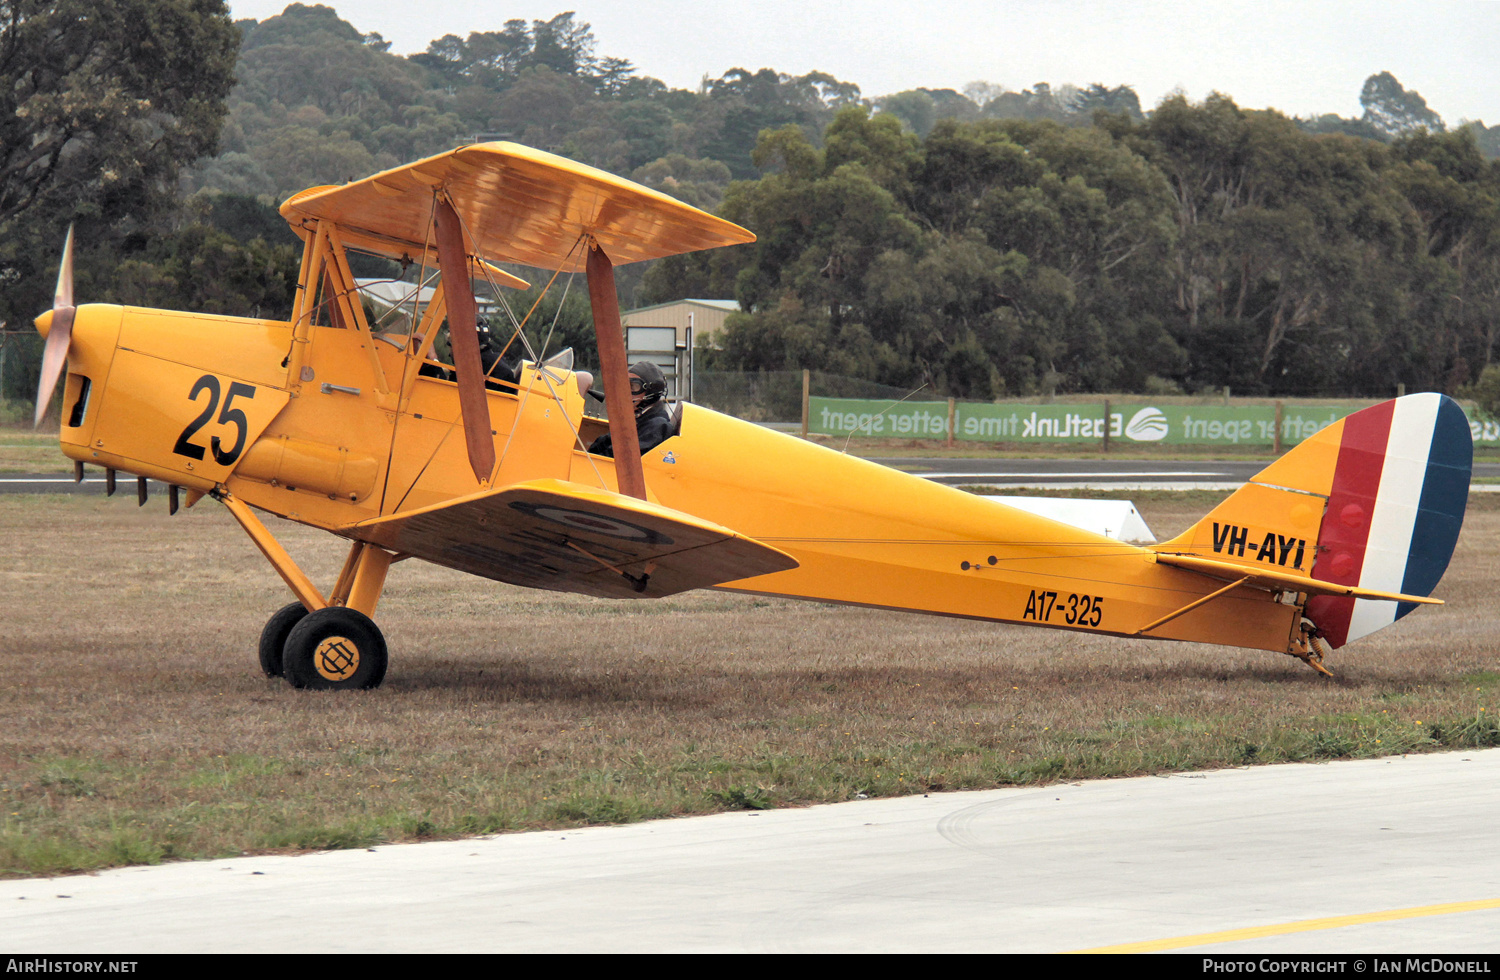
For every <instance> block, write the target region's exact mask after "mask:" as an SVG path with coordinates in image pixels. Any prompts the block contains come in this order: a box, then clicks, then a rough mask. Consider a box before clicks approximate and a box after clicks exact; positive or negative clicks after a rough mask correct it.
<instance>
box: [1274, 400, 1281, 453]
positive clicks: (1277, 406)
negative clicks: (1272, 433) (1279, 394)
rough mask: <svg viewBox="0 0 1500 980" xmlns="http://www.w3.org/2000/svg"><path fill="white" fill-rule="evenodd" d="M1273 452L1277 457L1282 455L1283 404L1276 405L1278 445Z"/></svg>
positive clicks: (1276, 444)
mask: <svg viewBox="0 0 1500 980" xmlns="http://www.w3.org/2000/svg"><path fill="white" fill-rule="evenodd" d="M1273 451H1274V452H1275V453H1276V455H1278V456H1280V455H1281V402H1277V403H1276V443H1275V449H1274V450H1273Z"/></svg>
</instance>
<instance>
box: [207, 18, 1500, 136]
mask: <svg viewBox="0 0 1500 980" xmlns="http://www.w3.org/2000/svg"><path fill="white" fill-rule="evenodd" d="M330 5H331V6H333V7H334V8H335V9H337V10H338V12H339V14H340V15H341V16H342V17H343V18H344V19H345V20H347V21H349V22H350V23H352V24H353V25H354V26H355V27H357V28H359V30H361V31H364V32H370V31H378V32H379V33H380V34H381V35H383V36H384V37H385V38H386V40H388V41H391V42H392V44H391V50H392V51H393V52H396V53H398V54H412V53H415V52H418V51H422V50H425V49H426V47H427V43H428V42H429V41H430V40H432V39H433V38H436V37H441V36H442V35H444V34H458V35H460V36H467V35H468V34H469V32H470V31H482V30H499V29H500V28H501V27H502V25H503V24H504V22H505V21H506V20H509V19H512V18H516V17H520V18H525V19H527V20H546V19H550V18H551V17H552V16H554V15H555V14H557V13H560V12H562V11H565V10H568V9H573V10H575V11H576V12H577V19H578V20H582V21H586V22H588V23H590V24H592V25H593V29H594V37H595V38H596V39H597V41H598V48H597V50H596V52H595V53H596V54H598V55H601V56H604V55H610V56H615V57H621V58H628V59H630V60H631V61H632V62H633V63H634V64H635V65H636V68H637V70H638V71H639V72H640V73H641V74H645V75H652V76H655V77H656V78H659V79H661V80H662V81H664V82H666V83H667V84H668V85H671V86H673V87H674V88H696V87H697V85H698V82H699V80H700V79H702V77H703V76H704V75H705V74H706V75H709V76H712V77H717V76H719V75H722V74H723V73H724V72H725V71H727V70H728V69H730V68H736V67H741V68H749V69H752V70H753V69H757V68H775V69H776V70H778V71H781V72H785V73H788V74H794V75H800V74H804V73H806V72H809V71H814V70H817V71H825V72H828V73H829V74H832V75H834V76H836V77H838V78H839V79H841V80H844V81H851V82H854V83H856V84H857V85H859V87H860V90H861V91H862V92H863V94H864V95H866V96H869V97H873V96H879V95H884V94H889V93H891V92H899V91H901V90H903V89H909V88H918V87H926V88H955V89H962V87H963V86H964V85H965V84H966V83H968V82H971V81H976V80H984V81H989V82H994V83H997V84H1000V85H1003V86H1005V87H1006V88H1008V89H1022V88H1026V87H1028V86H1030V85H1033V84H1035V83H1036V82H1048V83H1050V84H1052V85H1054V86H1056V85H1060V84H1063V83H1069V82H1070V83H1073V84H1075V85H1080V86H1083V85H1087V84H1089V83H1091V82H1102V83H1104V84H1106V85H1109V86H1114V85H1121V84H1124V85H1130V86H1132V87H1133V88H1134V89H1135V90H1136V93H1137V94H1138V95H1139V96H1140V98H1141V103H1142V105H1144V106H1145V107H1147V108H1150V107H1151V106H1153V105H1155V104H1156V103H1157V102H1158V101H1160V100H1161V98H1162V97H1163V96H1165V95H1167V94H1168V93H1170V92H1172V91H1173V90H1175V89H1179V88H1180V89H1181V90H1183V91H1185V92H1186V93H1187V94H1188V96H1189V97H1190V98H1192V99H1194V100H1195V101H1196V100H1199V99H1202V98H1203V97H1204V96H1205V95H1207V94H1208V93H1209V92H1211V91H1213V90H1215V89H1217V90H1218V91H1221V92H1225V93H1227V94H1229V95H1231V96H1233V97H1234V99H1235V101H1236V102H1238V103H1239V104H1240V105H1242V106H1245V107H1247V108H1265V107H1274V108H1277V109H1280V110H1281V111H1282V112H1285V113H1287V114H1289V115H1302V116H1306V115H1315V114H1319V113H1324V112H1336V113H1338V114H1339V115H1341V116H1358V115H1359V114H1360V113H1361V111H1362V110H1361V108H1360V105H1359V90H1360V86H1361V85H1362V84H1363V83H1364V80H1365V78H1366V77H1368V76H1369V75H1372V74H1374V73H1376V72H1379V71H1389V72H1391V73H1392V74H1394V75H1395V76H1396V77H1397V78H1398V79H1400V81H1401V83H1402V84H1403V85H1405V86H1406V87H1407V88H1408V89H1416V90H1417V91H1419V92H1421V93H1422V95H1423V97H1424V98H1426V99H1427V104H1428V105H1429V106H1430V107H1431V108H1433V109H1434V110H1436V111H1437V112H1438V113H1440V114H1441V115H1442V116H1443V118H1444V119H1445V120H1446V121H1447V122H1448V123H1449V124H1450V125H1451V124H1453V123H1456V122H1458V121H1459V120H1460V119H1483V120H1484V121H1486V122H1487V123H1489V124H1490V125H1496V124H1500V0H1423V2H1412V0H1364V2H1356V0H1296V2H1293V0H1197V2H1183V0H1107V2H1101V0H974V2H971V0H924V2H914V0H860V2H857V3H846V4H838V5H835V4H831V3H827V4H819V3H813V2H809V0H754V2H752V0H717V2H715V3H708V2H704V0H576V2H573V3H568V2H567V0H558V2H554V3H540V4H539V3H537V2H535V0H523V2H499V0H462V2H450V0H427V2H425V3H421V2H418V3H414V2H412V0H343V2H339V3H334V4H330ZM229 6H230V9H231V10H232V12H233V14H234V16H235V17H236V18H241V17H254V18H255V19H257V20H264V19H265V18H267V17H270V16H272V15H274V14H277V13H280V12H281V10H282V9H283V8H284V7H285V6H286V3H285V0H230V3H229Z"/></svg>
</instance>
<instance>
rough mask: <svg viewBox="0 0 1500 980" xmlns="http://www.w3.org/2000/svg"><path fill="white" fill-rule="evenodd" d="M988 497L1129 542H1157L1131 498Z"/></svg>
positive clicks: (1028, 511)
mask: <svg viewBox="0 0 1500 980" xmlns="http://www.w3.org/2000/svg"><path fill="white" fill-rule="evenodd" d="M986 499H989V500H993V501H995V502H996V503H1001V504H1005V505H1006V506H1007V507H1014V508H1016V509H1017V510H1024V511H1026V512H1027V513H1028V514H1035V515H1037V516H1038V517H1046V518H1050V519H1051V520H1054V521H1058V522H1059V523H1062V524H1069V525H1072V526H1073V527H1077V528H1082V529H1083V530H1085V531H1093V532H1094V533H1095V534H1102V535H1104V536H1105V537H1109V538H1114V539H1115V540H1116V541H1124V542H1126V543H1127V544H1155V543H1156V535H1154V534H1152V533H1151V528H1149V527H1147V526H1146V521H1145V519H1144V518H1142V517H1141V512H1140V511H1138V510H1136V509H1135V504H1133V503H1131V502H1130V501H1128V500H1076V499H1073V498H1069V497H997V496H989V497H987V498H986Z"/></svg>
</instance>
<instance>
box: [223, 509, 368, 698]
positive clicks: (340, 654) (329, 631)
mask: <svg viewBox="0 0 1500 980" xmlns="http://www.w3.org/2000/svg"><path fill="white" fill-rule="evenodd" d="M214 496H215V497H216V498H218V500H219V501H220V502H221V503H223V504H224V506H225V507H226V508H228V510H229V512H230V513H231V514H233V515H234V517H235V519H236V520H238V521H239V522H240V526H241V527H243V528H244V529H245V533H246V534H248V535H250V540H252V541H254V542H255V545H256V547H258V548H259V549H260V550H261V553H262V554H264V555H265V556H266V560H267V561H269V562H270V563H271V566H272V567H273V568H275V569H276V572H277V574H279V575H280V576H281V578H282V580H283V581H285V582H286V584H287V586H288V587H289V588H290V589H291V590H292V593H293V594H294V595H296V597H297V601H296V602H294V603H292V604H291V605H289V606H286V607H285V608H283V609H281V610H280V611H278V612H277V613H276V615H274V616H272V617H271V619H270V620H269V621H268V622H267V623H266V626H265V629H263V630H262V631H261V636H260V666H261V670H263V671H264V672H265V674H266V676H267V677H279V676H285V677H286V679H287V680H288V681H290V682H291V684H292V686H293V687H299V688H315V689H323V690H347V689H355V688H372V687H378V686H380V682H381V681H382V680H384V679H385V671H386V664H387V661H388V657H387V653H386V645H385V637H384V636H383V635H382V634H381V632H380V628H379V627H378V626H376V625H375V623H374V622H373V621H372V620H371V619H370V617H371V616H373V615H374V613H375V606H376V605H377V604H378V603H379V601H380V593H381V591H382V589H383V588H384V587H385V577H386V572H387V571H389V570H390V566H391V562H392V561H393V560H395V557H396V556H394V555H392V554H391V553H390V552H388V551H385V550H383V549H381V548H377V547H375V546H374V545H368V544H365V543H364V542H362V541H356V542H354V544H353V546H352V547H351V548H350V549H349V557H348V559H347V560H346V561H345V562H344V568H343V571H342V572H340V573H339V577H338V581H337V582H336V583H335V584H334V587H333V593H332V595H331V596H330V597H329V598H328V599H324V598H323V595H322V593H320V592H319V591H318V588H317V586H315V585H313V583H312V580H311V579H309V578H308V577H307V575H306V574H305V573H304V572H303V571H302V569H301V568H299V567H298V566H297V563H296V562H295V561H293V560H292V556H291V555H289V554H287V552H286V549H285V548H283V547H282V546H281V543H280V542H278V541H277V540H276V539H275V538H274V537H273V536H272V535H271V532H270V531H269V530H267V529H266V526H265V525H264V524H262V523H261V522H260V519H259V518H257V517H256V516H255V514H254V513H253V512H252V511H251V510H250V508H249V507H247V506H246V505H245V503H244V502H243V501H241V500H238V499H236V498H235V497H234V496H232V495H231V494H229V493H228V492H227V491H225V490H223V489H222V488H221V489H219V490H217V491H215V493H214Z"/></svg>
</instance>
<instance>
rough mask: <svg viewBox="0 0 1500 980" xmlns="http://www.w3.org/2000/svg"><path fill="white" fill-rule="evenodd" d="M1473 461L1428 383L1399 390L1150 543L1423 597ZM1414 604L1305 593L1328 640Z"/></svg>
mask: <svg viewBox="0 0 1500 980" xmlns="http://www.w3.org/2000/svg"><path fill="white" fill-rule="evenodd" d="M1473 460H1474V443H1473V439H1472V437H1471V436H1470V433H1469V422H1468V419H1467V418H1466V417H1465V416H1464V413H1463V409H1461V408H1459V407H1458V403H1457V402H1455V401H1454V400H1453V399H1451V398H1448V397H1446V396H1445V395H1440V394H1437V393H1435V392H1426V393H1423V394H1420V395H1407V396H1405V397H1403V398H1397V399H1395V400H1394V401H1388V402H1383V403H1382V404H1379V405H1374V406H1372V407H1370V408H1367V409H1364V410H1362V411H1359V412H1355V413H1354V414H1353V415H1350V416H1348V417H1346V418H1344V419H1341V420H1339V421H1338V422H1335V423H1334V424H1333V425H1330V426H1328V427H1327V428H1326V429H1324V430H1322V431H1321V432H1319V433H1318V434H1317V435H1315V436H1313V437H1312V438H1310V439H1308V440H1306V441H1305V442H1303V443H1302V444H1300V445H1299V446H1297V447H1296V448H1295V449H1293V450H1291V451H1290V452H1288V453H1287V454H1286V455H1284V456H1282V457H1281V458H1280V459H1278V460H1277V461H1276V462H1274V463H1272V464H1271V465H1270V466H1268V467H1266V468H1265V469H1264V470H1262V471H1260V472H1259V473H1257V474H1256V475H1255V476H1254V477H1252V478H1251V480H1250V482H1249V483H1247V484H1245V486H1243V487H1241V488H1240V489H1239V490H1237V491H1235V492H1234V493H1233V494H1232V495H1231V496H1230V497H1229V499H1227V500H1225V501H1224V502H1223V503H1222V504H1220V505H1219V506H1218V507H1215V508H1214V509H1213V510H1212V511H1211V512H1209V514H1208V516H1206V517H1204V518H1203V520H1201V521H1199V522H1198V523H1197V524H1195V525H1193V526H1192V527H1191V528H1189V529H1188V530H1187V531H1185V532H1183V533H1182V534H1181V535H1179V536H1177V537H1176V538H1173V539H1172V540H1171V541H1167V542H1164V543H1162V544H1160V545H1157V546H1155V548H1154V550H1156V551H1159V552H1162V553H1164V554H1186V555H1195V556H1200V557H1203V558H1212V559H1215V560H1216V561H1219V562H1227V563H1230V564H1233V565H1239V566H1243V567H1245V568H1246V570H1247V572H1248V571H1250V570H1253V569H1257V568H1258V569H1264V570H1267V571H1282V572H1287V573H1292V574H1300V575H1306V576H1311V577H1312V578H1314V579H1319V580H1321V581H1324V582H1329V583H1331V584H1336V585H1342V586H1354V587H1357V588H1358V589H1360V590H1364V591H1374V592H1386V593H1402V594H1405V595H1411V596H1427V595H1431V594H1432V590H1433V589H1434V588H1436V587H1437V584H1438V580H1439V579H1441V578H1442V577H1443V572H1444V571H1445V570H1446V569H1447V568H1448V560H1449V558H1451V557H1452V555H1453V548H1454V546H1455V545H1456V544H1457V543H1458V532H1459V529H1460V528H1461V527H1462V526H1463V520H1464V508H1465V506H1466V505H1467V504H1468V498H1469V474H1470V471H1471V469H1472V467H1473ZM1268 566H1274V567H1268ZM1414 608H1416V606H1415V605H1414V604H1413V603H1410V602H1389V601H1384V600H1377V599H1369V598H1356V597H1352V596H1334V595H1314V596H1312V597H1311V598H1309V599H1308V601H1307V606H1306V610H1305V612H1306V615H1307V618H1308V619H1310V620H1312V621H1313V623H1315V624H1316V625H1317V627H1318V628H1319V630H1320V631H1321V633H1322V635H1323V637H1324V639H1326V640H1327V642H1328V644H1329V646H1331V647H1335V648H1337V647H1341V646H1343V645H1344V644H1345V643H1348V642H1349V641H1350V640H1354V639H1358V638H1359V637H1361V636H1365V635H1367V634H1369V633H1373V632H1375V631H1376V630H1378V629H1380V628H1381V627H1384V626H1389V625H1390V624H1391V623H1393V622H1395V621H1396V620H1397V619H1400V618H1401V617H1402V616H1405V615H1406V614H1407V613H1409V612H1411V611H1412V609H1414Z"/></svg>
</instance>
